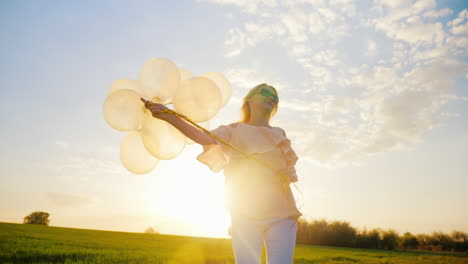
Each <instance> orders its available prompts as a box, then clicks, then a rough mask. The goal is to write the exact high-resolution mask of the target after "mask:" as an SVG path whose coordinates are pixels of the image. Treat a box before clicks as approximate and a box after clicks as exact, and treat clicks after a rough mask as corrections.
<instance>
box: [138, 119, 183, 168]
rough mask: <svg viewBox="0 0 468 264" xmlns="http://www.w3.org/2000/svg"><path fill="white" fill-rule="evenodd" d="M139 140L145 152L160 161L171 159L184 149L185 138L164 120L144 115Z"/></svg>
mask: <svg viewBox="0 0 468 264" xmlns="http://www.w3.org/2000/svg"><path fill="white" fill-rule="evenodd" d="M140 132H141V138H142V139H143V144H144V145H145V148H146V150H147V151H148V152H149V153H151V155H153V156H155V157H156V158H158V159H161V160H168V159H173V158H175V157H176V156H177V155H179V153H181V152H182V150H183V149H184V147H185V143H186V137H185V135H184V134H182V133H181V132H180V131H179V130H178V129H177V128H175V127H174V126H172V125H171V124H169V123H167V122H166V121H164V120H161V119H158V118H154V117H153V116H152V115H151V114H150V113H148V114H146V115H145V118H144V120H143V125H142V128H141V131H140Z"/></svg>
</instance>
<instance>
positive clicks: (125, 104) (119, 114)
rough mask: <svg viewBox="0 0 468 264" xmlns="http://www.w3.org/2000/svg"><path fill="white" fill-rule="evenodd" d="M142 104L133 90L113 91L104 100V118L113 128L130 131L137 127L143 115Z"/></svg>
mask: <svg viewBox="0 0 468 264" xmlns="http://www.w3.org/2000/svg"><path fill="white" fill-rule="evenodd" d="M144 111H145V110H144V104H143V102H142V101H141V100H140V95H139V94H138V93H136V92H135V91H133V90H128V89H123V90H118V91H116V92H113V93H112V94H111V95H110V96H109V97H107V99H106V101H105V102H104V107H103V112H104V119H105V120H106V122H107V123H108V124H109V125H110V126H111V127H112V128H114V129H117V130H120V131H130V130H136V129H139V128H140V126H141V123H142V121H143V117H144Z"/></svg>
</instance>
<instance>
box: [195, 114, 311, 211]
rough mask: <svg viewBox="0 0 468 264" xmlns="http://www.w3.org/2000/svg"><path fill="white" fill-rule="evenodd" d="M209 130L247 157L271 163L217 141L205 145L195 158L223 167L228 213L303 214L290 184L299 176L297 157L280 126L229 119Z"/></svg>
mask: <svg viewBox="0 0 468 264" xmlns="http://www.w3.org/2000/svg"><path fill="white" fill-rule="evenodd" d="M211 132H212V133H213V134H215V135H216V136H218V137H219V138H221V139H222V140H224V141H225V142H227V143H229V144H231V145H233V146H235V147H237V148H238V149H240V150H241V151H242V152H244V153H245V154H247V155H248V156H249V157H255V158H256V159H259V160H262V161H263V162H266V163H268V165H269V166H271V167H272V168H268V167H266V166H264V165H262V164H260V163H259V162H257V161H255V160H253V159H251V158H249V157H245V156H244V155H242V154H241V153H238V152H237V151H235V150H233V149H232V148H230V147H228V146H226V145H224V144H222V143H221V142H218V141H216V144H212V145H206V146H204V151H203V153H201V154H200V155H198V157H197V159H198V160H199V161H200V162H202V163H204V164H206V165H207V166H208V167H209V168H210V169H211V170H212V171H214V172H219V171H220V170H223V169H224V175H225V180H226V195H227V196H226V199H227V205H228V208H229V210H230V212H231V214H240V215H243V216H247V217H250V218H254V219H270V218H280V217H292V218H298V217H299V216H301V215H302V214H301V213H300V212H299V210H298V209H297V207H296V203H295V201H294V196H293V194H292V192H291V188H290V186H289V185H290V183H291V182H295V181H297V180H298V178H297V174H296V170H295V164H296V162H297V160H298V157H297V155H296V153H295V152H294V150H293V149H292V147H291V141H290V140H289V139H288V138H287V137H286V134H285V132H284V130H283V129H281V128H279V127H265V126H254V125H249V124H245V123H232V124H230V125H222V126H219V127H218V128H216V129H213V130H211ZM279 169H285V171H288V173H287V175H286V176H287V177H284V175H282V176H280V175H278V173H277V171H278V170H279Z"/></svg>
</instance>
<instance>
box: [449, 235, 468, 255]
mask: <svg viewBox="0 0 468 264" xmlns="http://www.w3.org/2000/svg"><path fill="white" fill-rule="evenodd" d="M452 239H453V241H455V251H462V252H463V251H468V234H467V233H465V232H462V231H456V230H454V231H453V232H452Z"/></svg>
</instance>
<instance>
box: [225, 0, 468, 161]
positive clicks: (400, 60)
mask: <svg viewBox="0 0 468 264" xmlns="http://www.w3.org/2000/svg"><path fill="white" fill-rule="evenodd" d="M255 3H256V7H255V8H256V9H255V10H256V12H257V14H260V13H261V12H264V13H268V14H269V16H264V17H262V16H259V15H257V16H252V15H249V14H250V13H248V12H247V11H245V10H244V9H243V10H244V12H246V13H247V19H246V21H244V22H241V26H239V25H238V26H236V27H235V28H234V29H231V30H230V31H229V32H230V33H229V34H228V39H227V41H226V44H227V46H232V47H231V48H232V49H231V50H228V52H231V54H236V55H241V54H242V51H243V49H245V48H246V47H251V48H255V47H256V46H257V45H258V43H260V42H261V41H264V40H267V39H268V40H269V41H272V42H274V43H276V44H280V45H281V46H283V47H284V50H285V53H286V54H287V55H288V57H287V58H288V59H291V58H292V59H293V60H295V62H297V64H298V65H299V66H301V67H302V68H303V69H304V70H305V72H306V74H305V78H304V80H302V81H298V82H299V83H303V84H305V86H304V85H303V86H304V87H301V88H298V87H297V86H295V85H292V86H291V87H292V88H288V89H284V90H283V93H282V99H281V100H280V101H281V103H280V105H281V109H286V110H287V111H284V112H282V114H280V117H279V118H280V121H281V125H284V126H285V127H287V130H288V135H290V136H291V137H292V139H293V141H294V142H295V143H294V144H295V147H297V149H298V152H299V153H300V156H301V157H304V159H307V160H314V161H317V162H318V163H319V164H321V165H324V166H336V165H338V164H345V163H350V162H351V163H352V162H356V161H359V160H360V159H361V158H362V157H365V156H367V155H372V154H375V153H378V152H384V151H390V150H395V149H402V148H406V147H409V146H411V145H412V144H414V143H417V142H420V141H422V140H423V137H424V134H425V133H427V132H428V131H430V130H431V129H434V128H435V127H437V126H439V125H440V124H442V122H444V120H445V119H447V118H454V116H456V114H453V113H447V112H445V111H443V110H442V106H443V105H445V104H447V103H448V102H450V101H451V100H454V99H458V98H460V97H459V96H458V95H456V94H455V93H454V89H453V87H454V84H456V81H455V80H456V79H457V78H458V77H459V76H463V75H466V72H467V68H466V67H467V66H466V64H465V63H463V62H462V61H461V58H463V56H466V54H467V53H466V46H467V44H466V43H467V42H468V39H467V37H466V36H464V35H461V34H462V33H464V31H466V28H465V27H466V26H465V24H466V22H465V21H466V17H467V15H468V11H466V10H464V11H462V12H460V14H459V15H458V17H457V18H456V19H454V20H452V21H450V22H449V23H447V24H446V25H444V24H442V23H441V22H440V21H438V20H437V19H439V18H441V17H444V16H447V15H449V14H451V13H452V11H451V10H450V9H449V8H443V9H440V10H435V7H436V2H435V1H434V0H418V1H409V0H376V1H374V2H373V6H372V7H370V8H369V10H365V8H364V9H362V10H361V9H359V14H356V12H355V10H356V7H357V6H358V5H357V3H356V2H354V1H349V0H334V1H320V0H316V1H314V0H310V1H307V0H301V1H281V2H280V1H278V2H277V3H276V6H274V5H270V6H268V5H266V4H264V3H262V2H261V1H256V2H255ZM355 4H356V6H355ZM246 5H247V4H246ZM359 7H360V8H362V6H359ZM242 8H246V7H242ZM367 11H368V12H367ZM355 16H357V17H355ZM381 33H383V34H381ZM451 33H452V34H451ZM363 39H364V41H362V40H363ZM343 46H344V47H343ZM362 50H364V52H362ZM359 52H361V53H363V54H364V55H367V56H362V54H359ZM226 76H227V77H228V78H229V79H230V80H231V81H232V82H233V87H239V91H238V93H239V94H237V95H234V97H235V98H236V99H238V100H240V99H239V98H242V96H243V95H244V93H245V92H246V90H247V89H248V88H250V87H252V86H254V85H256V84H258V83H262V82H270V81H268V80H272V81H276V82H277V83H278V86H283V85H282V84H285V83H287V81H291V80H280V79H277V78H276V79H275V78H272V76H269V74H268V73H266V72H261V71H259V70H258V69H246V68H231V69H229V70H227V71H226ZM282 77H284V78H287V76H286V77H285V76H282ZM283 87H286V86H283ZM298 92H300V93H301V95H303V96H302V97H299V98H298V97H294V96H292V94H296V95H297V94H298ZM460 100H461V99H460ZM291 114H294V115H295V116H294V122H293V121H291V120H290V118H288V115H291ZM304 131H307V136H304Z"/></svg>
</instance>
